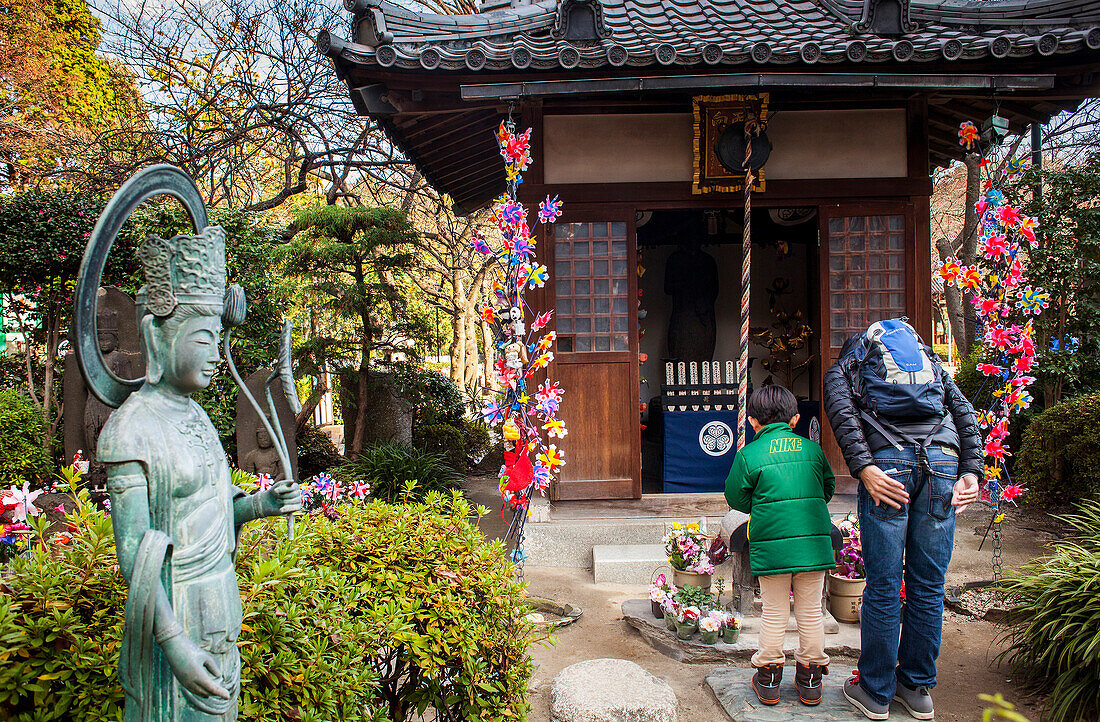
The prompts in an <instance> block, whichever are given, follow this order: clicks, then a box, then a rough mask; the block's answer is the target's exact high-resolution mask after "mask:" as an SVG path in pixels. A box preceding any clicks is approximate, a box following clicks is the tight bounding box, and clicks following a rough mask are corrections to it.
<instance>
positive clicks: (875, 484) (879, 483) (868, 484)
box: [859, 464, 909, 509]
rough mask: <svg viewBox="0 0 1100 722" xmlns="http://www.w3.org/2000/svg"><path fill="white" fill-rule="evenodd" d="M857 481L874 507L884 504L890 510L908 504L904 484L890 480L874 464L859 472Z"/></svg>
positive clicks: (907, 494)
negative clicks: (869, 497) (873, 503)
mask: <svg viewBox="0 0 1100 722" xmlns="http://www.w3.org/2000/svg"><path fill="white" fill-rule="evenodd" d="M859 480H860V482H861V483H862V484H863V488H864V489H866V490H867V493H868V494H870V495H871V498H872V499H873V500H874V502H875V506H882V505H883V504H885V505H886V506H889V507H891V508H894V509H900V508H901V505H902V504H907V503H908V502H909V492H907V491H906V490H905V484H902V483H901V482H900V481H898V480H897V479H894V478H892V477H891V476H890V475H888V474H887V473H886V472H884V471H883V470H882V469H880V468H878V467H877V466H875V465H874V464H871V465H870V466H865V467H864V468H863V469H862V470H861V471H860V472H859Z"/></svg>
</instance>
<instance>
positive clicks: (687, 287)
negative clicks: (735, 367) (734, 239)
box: [665, 238, 718, 362]
mask: <svg viewBox="0 0 1100 722" xmlns="http://www.w3.org/2000/svg"><path fill="white" fill-rule="evenodd" d="M665 293H666V294H668V295H670V296H672V315H671V316H670V317H669V319H668V355H669V358H671V359H675V360H678V361H687V362H690V361H700V362H702V361H710V360H712V359H713V358H714V344H715V339H716V333H717V327H716V325H715V320H714V302H715V300H717V298H718V263H717V262H716V261H715V260H714V257H713V256H711V255H710V254H708V253H707V252H705V251H704V250H703V249H702V248H700V242H699V240H698V239H694V238H693V239H690V240H685V241H682V242H681V243H680V245H679V247H678V248H677V249H676V250H675V251H673V252H672V253H671V254H670V255H669V257H668V260H667V261H666V262H665Z"/></svg>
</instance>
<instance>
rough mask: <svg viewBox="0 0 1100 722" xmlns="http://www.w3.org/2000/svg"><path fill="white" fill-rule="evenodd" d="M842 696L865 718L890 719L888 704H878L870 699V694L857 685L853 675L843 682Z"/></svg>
mask: <svg viewBox="0 0 1100 722" xmlns="http://www.w3.org/2000/svg"><path fill="white" fill-rule="evenodd" d="M844 698H845V699H846V700H848V701H849V702H851V703H852V704H853V705H855V708H856V709H858V710H859V711H860V712H862V713H863V716H864V717H866V718H867V719H879V720H881V719H890V705H888V704H879V703H878V702H876V701H875V700H873V699H871V695H869V694H867V691H866V690H865V689H863V687H860V686H859V682H857V681H856V678H855V677H849V678H848V681H847V682H845V683H844Z"/></svg>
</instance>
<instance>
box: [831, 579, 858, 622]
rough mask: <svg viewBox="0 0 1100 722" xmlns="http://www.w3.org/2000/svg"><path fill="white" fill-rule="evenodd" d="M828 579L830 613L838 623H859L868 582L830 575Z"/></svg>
mask: <svg viewBox="0 0 1100 722" xmlns="http://www.w3.org/2000/svg"><path fill="white" fill-rule="evenodd" d="M828 579H829V583H828V587H829V611H830V612H832V615H833V616H834V617H835V618H836V620H837V621H838V622H848V623H852V622H858V621H859V610H860V608H861V607H862V606H863V588H864V587H866V586H867V580H866V579H845V578H844V577H838V576H836V575H834V574H830V575H829V577H828Z"/></svg>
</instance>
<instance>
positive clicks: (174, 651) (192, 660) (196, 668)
mask: <svg viewBox="0 0 1100 722" xmlns="http://www.w3.org/2000/svg"><path fill="white" fill-rule="evenodd" d="M161 649H163V650H164V656H165V658H167V659H168V665H169V666H170V667H171V668H172V674H174V675H175V677H176V679H178V680H179V683H180V684H182V685H183V686H184V687H186V688H187V689H188V690H190V691H191V692H193V693H194V694H196V695H197V696H199V697H210V696H214V697H221V698H222V699H229V690H227V689H226V688H225V687H223V686H222V685H221V682H220V681H219V680H221V677H222V674H221V670H219V669H218V663H217V662H216V661H215V660H214V658H213V657H212V656H211V655H210V653H209V652H207V651H206V650H205V649H203V648H202V647H200V646H199V645H197V644H195V643H194V642H193V641H191V638H190V637H188V636H187V635H185V634H179V635H177V636H175V637H172V638H171V639H167V640H165V641H164V642H162V643H161Z"/></svg>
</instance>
